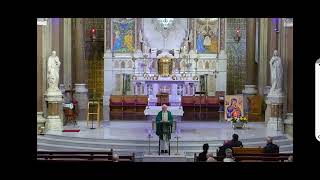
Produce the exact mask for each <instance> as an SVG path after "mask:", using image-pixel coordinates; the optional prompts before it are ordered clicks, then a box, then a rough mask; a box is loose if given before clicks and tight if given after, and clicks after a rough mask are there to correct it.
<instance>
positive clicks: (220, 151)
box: [217, 141, 231, 160]
mask: <svg viewBox="0 0 320 180" xmlns="http://www.w3.org/2000/svg"><path fill="white" fill-rule="evenodd" d="M228 148H231V147H230V146H229V141H224V143H223V145H222V146H220V147H219V149H218V151H217V156H219V157H222V158H225V156H226V149H228ZM221 160H222V159H221Z"/></svg>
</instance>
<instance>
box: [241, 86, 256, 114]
mask: <svg viewBox="0 0 320 180" xmlns="http://www.w3.org/2000/svg"><path fill="white" fill-rule="evenodd" d="M257 93H258V90H257V87H256V85H244V90H242V94H243V110H244V112H245V113H248V112H249V104H248V97H249V96H254V95H257Z"/></svg>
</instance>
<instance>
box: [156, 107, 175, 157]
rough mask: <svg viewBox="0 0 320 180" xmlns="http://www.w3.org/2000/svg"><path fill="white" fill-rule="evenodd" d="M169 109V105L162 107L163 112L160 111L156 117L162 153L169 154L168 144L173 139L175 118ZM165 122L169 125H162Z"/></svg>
mask: <svg viewBox="0 0 320 180" xmlns="http://www.w3.org/2000/svg"><path fill="white" fill-rule="evenodd" d="M167 109H168V107H167V105H165V104H164V105H162V111H160V112H159V113H158V115H157V117H156V134H157V135H158V136H159V138H160V149H161V153H168V144H169V141H170V139H171V130H172V129H171V127H172V123H173V116H172V113H171V112H170V111H168V110H167ZM163 122H168V123H166V124H162V123H163ZM162 125H163V126H162ZM165 125H166V126H165Z"/></svg>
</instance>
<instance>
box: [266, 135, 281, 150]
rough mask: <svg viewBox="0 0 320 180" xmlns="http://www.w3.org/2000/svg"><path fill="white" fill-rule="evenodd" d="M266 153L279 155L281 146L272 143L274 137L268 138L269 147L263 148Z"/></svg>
mask: <svg viewBox="0 0 320 180" xmlns="http://www.w3.org/2000/svg"><path fill="white" fill-rule="evenodd" d="M263 150H264V153H279V146H278V145H276V144H273V143H272V137H270V136H268V137H267V145H266V146H265V147H264V148H263Z"/></svg>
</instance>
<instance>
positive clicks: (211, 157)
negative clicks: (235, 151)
mask: <svg viewBox="0 0 320 180" xmlns="http://www.w3.org/2000/svg"><path fill="white" fill-rule="evenodd" d="M207 162H217V160H216V159H215V158H214V157H213V153H208V154H207Z"/></svg>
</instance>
